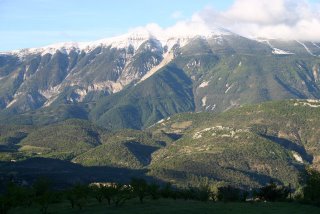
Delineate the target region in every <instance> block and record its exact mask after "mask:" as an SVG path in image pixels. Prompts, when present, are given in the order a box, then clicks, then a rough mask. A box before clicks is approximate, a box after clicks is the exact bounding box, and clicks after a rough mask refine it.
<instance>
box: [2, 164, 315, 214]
mask: <svg viewBox="0 0 320 214" xmlns="http://www.w3.org/2000/svg"><path fill="white" fill-rule="evenodd" d="M292 194H293V193H292V189H291V187H290V185H289V186H282V185H277V184H275V183H274V182H272V181H271V182H270V183H269V184H267V185H265V186H263V187H261V188H259V189H255V190H252V191H246V190H242V189H239V188H236V187H232V186H221V187H217V188H216V189H215V190H213V189H212V187H210V186H209V185H207V184H204V185H200V186H198V187H186V188H177V187H174V186H172V185H171V184H170V183H167V184H165V185H159V184H157V183H148V182H147V181H146V180H144V179H143V178H132V179H131V181H130V182H129V183H128V184H120V183H94V184H90V185H86V184H75V185H73V186H72V187H69V188H67V189H63V190H54V189H53V188H52V185H51V182H50V181H49V180H48V179H46V178H39V179H38V180H37V181H35V182H34V183H33V185H32V186H22V185H17V184H15V183H14V182H9V183H8V184H7V185H6V188H5V189H4V190H3V191H2V193H1V195H0V214H7V213H8V212H9V210H11V209H13V208H15V207H31V206H32V205H34V204H37V205H38V207H39V209H40V212H41V213H44V214H45V213H48V208H49V206H50V205H52V204H54V203H61V202H63V201H68V203H69V204H70V207H71V208H73V209H79V210H81V209H83V208H84V207H85V206H86V205H87V203H88V202H89V200H90V199H95V200H96V201H97V203H100V204H103V203H104V204H105V205H106V207H108V206H109V207H110V206H116V207H118V206H123V205H124V204H125V203H126V202H127V201H128V200H131V199H134V198H137V199H138V200H139V201H140V203H145V201H146V199H148V200H158V199H160V198H167V199H168V198H171V199H173V200H177V199H183V200H198V201H204V202H206V201H223V202H246V201H252V202H253V201H270V202H274V201H293V200H295V201H300V202H308V203H312V204H315V205H318V206H320V173H319V172H318V171H316V170H314V169H308V170H307V174H306V177H305V186H304V187H303V188H302V189H301V191H300V192H299V191H298V193H295V194H294V195H292Z"/></svg>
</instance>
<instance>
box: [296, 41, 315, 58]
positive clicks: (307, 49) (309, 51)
mask: <svg viewBox="0 0 320 214" xmlns="http://www.w3.org/2000/svg"><path fill="white" fill-rule="evenodd" d="M296 41H297V42H298V43H299V44H300V45H302V46H303V47H304V49H306V51H307V52H308V53H309V54H310V55H311V56H316V55H314V54H313V53H312V52H311V50H310V49H309V48H308V47H307V45H306V44H304V43H303V42H300V41H298V40H296Z"/></svg>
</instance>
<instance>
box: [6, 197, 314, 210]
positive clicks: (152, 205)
mask: <svg viewBox="0 0 320 214" xmlns="http://www.w3.org/2000/svg"><path fill="white" fill-rule="evenodd" d="M31 213H32V214H36V213H40V207H37V206H36V205H34V206H32V207H31V208H16V209H14V210H11V211H10V212H9V214H31ZM48 213H61V214H63V213H68V214H69V213H88V214H99V213H114V214H122V213H130V214H142V213H143V214H149V213H150V214H151V213H152V214H153V213H154V214H160V213H161V214H162V213H166V214H169V213H174V214H180V213H181V214H182V213H183V214H185V213H195V214H200V213H201V214H206V213H208V214H209V213H210V214H211V213H212V214H220V213H221V214H231V213H232V214H233V213H237V214H239V213H245V214H253V213H259V214H286V213H288V214H289V213H290V214H300V213H301V214H303V213H308V214H318V213H320V208H319V207H315V206H310V205H304V204H299V203H285V202H283V203H282V202H274V203H270V202H266V203H265V202H259V203H222V202H218V203H214V202H199V201H184V200H171V199H168V200H167V199H160V200H156V201H151V200H150V201H149V200H148V201H146V202H145V203H144V204H140V203H139V202H138V200H130V201H128V202H127V203H125V204H124V205H123V206H121V207H113V206H110V207H109V206H107V205H106V203H104V202H103V203H102V204H97V203H96V202H95V201H91V202H90V203H88V204H87V205H86V206H85V207H84V208H83V209H82V210H79V209H78V208H74V209H72V208H71V207H70V204H69V203H67V202H65V203H59V204H53V205H50V206H49V209H48Z"/></svg>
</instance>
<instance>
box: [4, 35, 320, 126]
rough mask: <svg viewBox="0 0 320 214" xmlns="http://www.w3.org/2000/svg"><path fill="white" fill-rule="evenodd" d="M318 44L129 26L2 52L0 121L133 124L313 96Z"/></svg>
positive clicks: (315, 93) (316, 95)
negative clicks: (82, 39)
mask: <svg viewBox="0 0 320 214" xmlns="http://www.w3.org/2000/svg"><path fill="white" fill-rule="evenodd" d="M319 47H320V45H319V44H318V43H315V42H305V41H281V40H267V39H260V40H252V39H248V38H244V37H241V36H239V35H236V34H233V33H231V32H229V31H223V30H221V31H218V32H212V33H211V34H202V33H201V32H196V33H194V35H191V36H190V35H186V36H174V37H172V36H163V35H151V34H150V33H149V32H140V33H139V32H138V33H137V32H136V33H132V34H128V35H124V36H120V37H116V38H111V39H106V40H101V41H97V42H93V43H79V44H78V43H66V44H58V45H53V46H48V47H43V48H33V49H26V50H19V51H13V52H7V53H1V54H0V123H2V124H4V123H13V124H16V123H19V124H49V123H53V122H57V121H61V120H65V119H68V118H80V119H89V120H92V121H93V122H95V123H97V124H99V125H102V126H105V127H106V128H110V129H119V128H134V129H142V128H146V127H148V126H150V125H152V124H153V123H155V122H156V121H158V120H160V119H162V118H165V117H167V116H169V115H172V114H175V113H180V112H189V111H196V112H198V111H215V112H222V111H225V110H227V109H231V108H234V107H239V106H242V105H245V104H249V103H259V102H263V101H268V100H281V99H291V98H292V99H297V98H298V99H305V98H312V99H318V98H319V94H320V91H319V87H320V85H319V78H320V77H319V72H320V71H319V68H320V57H319V53H320V48H319ZM61 106H62V108H63V109H65V111H63V112H64V114H63V116H61V113H60V111H59V109H60V107H61ZM68 109H73V110H72V111H69V110H68ZM73 111H75V113H72V112H73ZM43 121H45V122H43Z"/></svg>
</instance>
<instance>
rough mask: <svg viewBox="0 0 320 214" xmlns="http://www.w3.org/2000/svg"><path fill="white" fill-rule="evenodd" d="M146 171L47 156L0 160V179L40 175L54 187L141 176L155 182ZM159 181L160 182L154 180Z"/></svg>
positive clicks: (32, 177) (125, 180)
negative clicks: (86, 165)
mask: <svg viewBox="0 0 320 214" xmlns="http://www.w3.org/2000/svg"><path fill="white" fill-rule="evenodd" d="M146 172H147V170H133V169H127V168H116V167H107V166H97V167H85V166H82V165H79V164H75V163H71V162H68V161H62V160H57V159H49V158H30V159H27V160H24V161H17V162H3V161H1V162H0V181H1V180H8V179H9V178H11V177H13V178H15V179H17V180H25V181H27V182H28V183H32V182H33V181H34V180H35V179H37V178H39V177H47V178H49V179H50V180H52V182H53V184H54V186H56V187H66V186H69V185H72V184H75V183H91V182H120V183H128V182H129V181H130V179H131V178H132V177H143V178H145V179H146V180H147V181H150V182H151V181H156V180H155V179H153V178H152V177H150V176H146ZM156 182H160V183H161V181H156Z"/></svg>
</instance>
